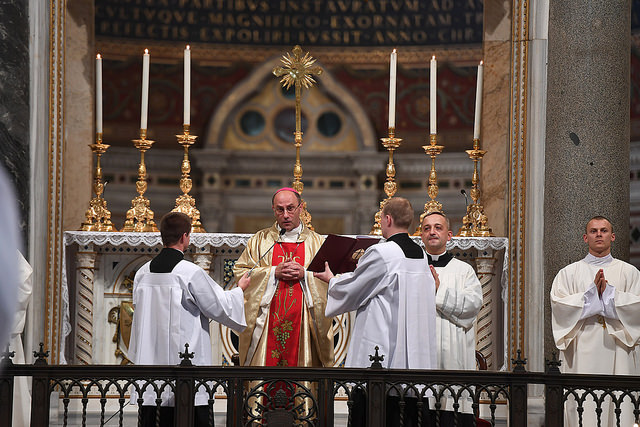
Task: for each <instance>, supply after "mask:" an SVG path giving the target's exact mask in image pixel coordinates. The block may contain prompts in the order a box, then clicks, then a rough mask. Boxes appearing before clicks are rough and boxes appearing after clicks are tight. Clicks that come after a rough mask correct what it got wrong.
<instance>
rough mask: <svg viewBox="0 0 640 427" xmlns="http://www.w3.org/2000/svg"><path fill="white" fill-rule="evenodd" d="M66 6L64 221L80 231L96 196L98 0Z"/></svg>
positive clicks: (67, 226) (76, 0)
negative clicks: (94, 169) (94, 151)
mask: <svg viewBox="0 0 640 427" xmlns="http://www.w3.org/2000/svg"><path fill="white" fill-rule="evenodd" d="M66 5H67V16H66V17H67V19H66V21H65V23H66V28H65V31H66V39H65V53H64V55H65V69H64V79H65V81H64V85H65V87H64V96H65V104H64V115H65V117H66V120H65V123H64V130H65V143H64V144H65V147H64V160H63V161H64V165H65V167H64V171H63V174H64V178H63V182H64V188H63V195H62V198H63V206H64V209H63V220H62V221H63V228H64V230H77V229H78V228H79V227H80V224H81V223H82V222H83V221H84V219H85V216H84V213H85V211H86V210H87V208H88V207H89V200H90V199H91V197H92V193H91V188H92V183H93V179H92V177H93V168H92V161H93V154H92V153H91V150H90V149H89V147H88V144H93V143H95V138H96V137H95V115H94V111H95V97H94V94H95V58H96V53H97V52H95V43H94V33H95V31H94V3H93V2H87V1H82V0H67V2H66ZM107 59H108V58H107ZM104 142H105V144H109V143H110V142H109V141H104ZM108 155H109V154H108V153H107V154H106V156H108ZM105 197H107V196H105Z"/></svg>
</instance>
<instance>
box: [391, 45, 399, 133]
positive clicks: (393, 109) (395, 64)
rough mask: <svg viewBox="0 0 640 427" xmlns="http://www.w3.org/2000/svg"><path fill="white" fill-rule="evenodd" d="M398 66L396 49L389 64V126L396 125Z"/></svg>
mask: <svg viewBox="0 0 640 427" xmlns="http://www.w3.org/2000/svg"><path fill="white" fill-rule="evenodd" d="M397 67H398V53H397V52H396V50H395V49H393V52H391V62H390V65H389V127H390V128H395V127H396V71H397Z"/></svg>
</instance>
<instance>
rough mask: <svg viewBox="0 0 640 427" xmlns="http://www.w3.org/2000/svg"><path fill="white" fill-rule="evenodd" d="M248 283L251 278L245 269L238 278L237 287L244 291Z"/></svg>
mask: <svg viewBox="0 0 640 427" xmlns="http://www.w3.org/2000/svg"><path fill="white" fill-rule="evenodd" d="M250 283H251V278H250V277H249V272H248V271H247V272H246V273H244V274H243V275H242V277H241V278H240V280H238V287H239V288H240V289H242V292H244V291H245V289H247V288H248V287H249V284H250Z"/></svg>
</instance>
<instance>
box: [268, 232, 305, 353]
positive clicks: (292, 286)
mask: <svg viewBox="0 0 640 427" xmlns="http://www.w3.org/2000/svg"><path fill="white" fill-rule="evenodd" d="M287 259H290V260H294V261H296V262H297V263H299V264H300V265H304V242H302V243H299V244H298V243H278V244H276V245H275V246H274V247H273V258H272V261H271V265H273V266H274V267H275V266H277V265H278V264H280V263H281V262H283V261H285V260H287ZM303 298H304V297H303V295H302V287H301V285H300V282H285V281H282V280H281V281H279V282H278V284H277V289H276V292H275V294H274V295H273V299H272V300H271V307H270V309H269V331H268V336H267V354H266V360H265V366H298V349H299V342H300V322H301V319H302V303H303Z"/></svg>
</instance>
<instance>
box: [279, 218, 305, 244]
mask: <svg viewBox="0 0 640 427" xmlns="http://www.w3.org/2000/svg"><path fill="white" fill-rule="evenodd" d="M276 228H277V229H278V231H280V230H282V229H281V228H280V226H279V225H277V224H276ZM300 233H302V221H300V224H298V226H297V227H296V228H294V229H292V230H289V231H285V232H284V234H283V235H282V237H281V240H284V241H294V242H295V241H297V240H298V237H299V236H300Z"/></svg>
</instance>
